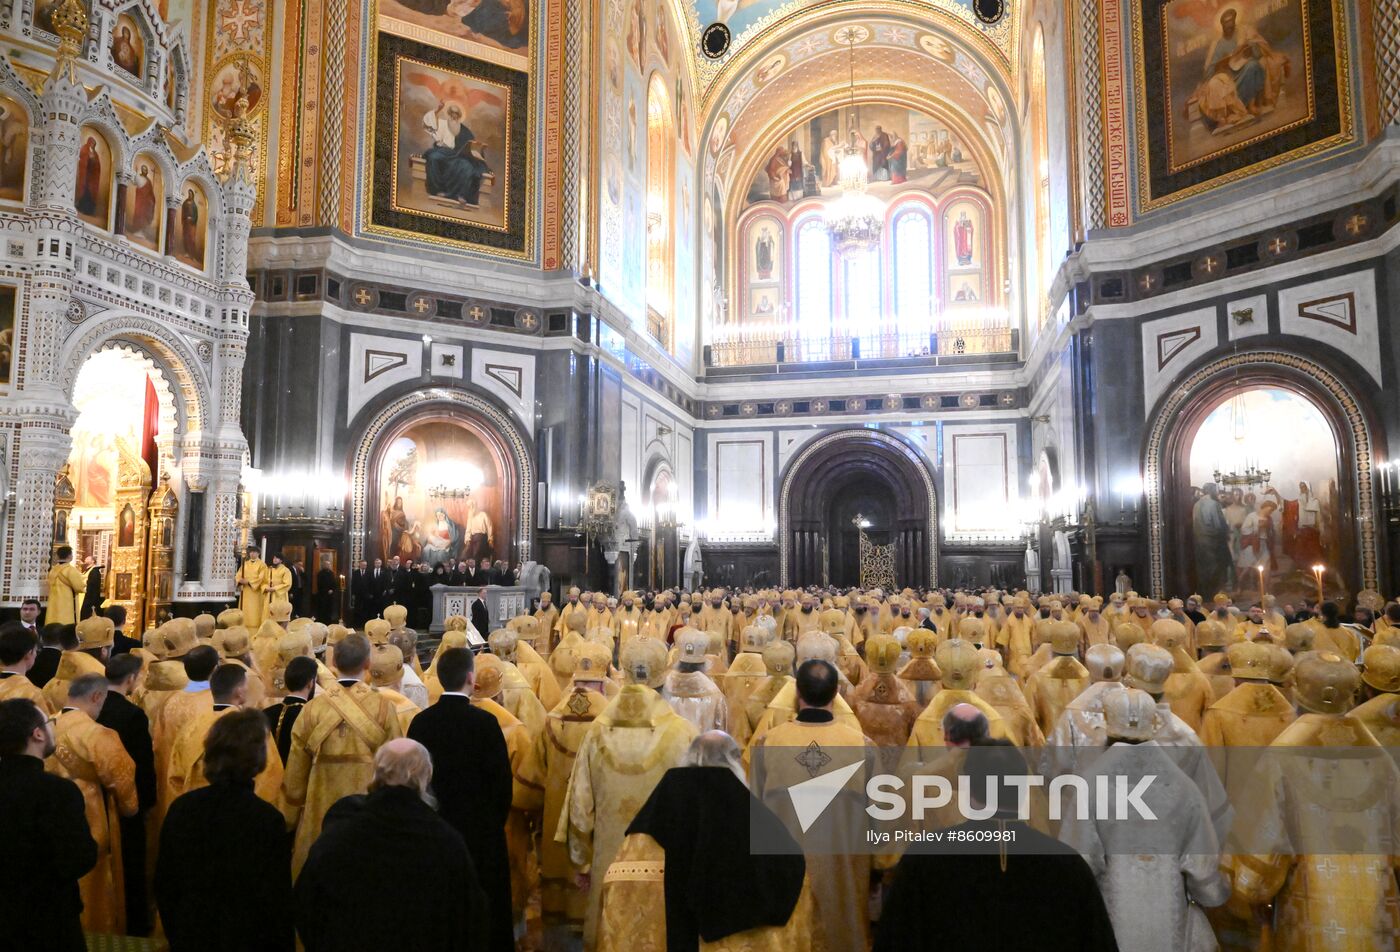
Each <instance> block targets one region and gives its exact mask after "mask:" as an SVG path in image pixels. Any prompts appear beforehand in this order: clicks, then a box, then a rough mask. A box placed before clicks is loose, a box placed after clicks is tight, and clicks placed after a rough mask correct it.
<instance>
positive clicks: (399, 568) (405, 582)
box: [380, 556, 413, 611]
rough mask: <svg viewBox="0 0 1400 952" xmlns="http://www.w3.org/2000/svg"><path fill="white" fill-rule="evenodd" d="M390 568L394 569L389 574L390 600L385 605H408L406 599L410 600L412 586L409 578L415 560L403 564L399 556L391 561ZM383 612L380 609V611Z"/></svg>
mask: <svg viewBox="0 0 1400 952" xmlns="http://www.w3.org/2000/svg"><path fill="white" fill-rule="evenodd" d="M389 568H390V569H392V571H391V572H390V573H389V579H390V581H389V598H388V600H387V601H385V602H384V604H385V605H392V604H393V603H394V602H398V603H399V604H400V605H404V604H406V603H405V602H404V599H405V598H408V593H409V588H410V586H411V585H412V579H411V578H409V575H410V573H412V571H413V560H412V559H409V560H408V561H406V562H401V561H399V557H398V556H394V558H393V559H391V560H390V561H389ZM383 610H384V609H383V608H380V611H383Z"/></svg>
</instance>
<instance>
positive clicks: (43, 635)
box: [20, 598, 64, 688]
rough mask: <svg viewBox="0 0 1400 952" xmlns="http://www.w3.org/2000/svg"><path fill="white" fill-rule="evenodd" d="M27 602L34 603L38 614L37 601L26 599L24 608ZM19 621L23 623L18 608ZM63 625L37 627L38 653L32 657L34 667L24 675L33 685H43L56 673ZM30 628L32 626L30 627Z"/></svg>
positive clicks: (21, 612)
mask: <svg viewBox="0 0 1400 952" xmlns="http://www.w3.org/2000/svg"><path fill="white" fill-rule="evenodd" d="M29 604H33V605H34V613H35V614H36V615H37V614H38V607H39V603H38V602H37V601H34V599H32V598H31V599H27V600H26V606H25V607H26V608H27V607H28V605H29ZM20 623H21V624H23V623H24V609H23V608H22V609H20ZM63 627H64V626H63V625H59V624H53V625H45V626H44V627H43V628H40V629H39V655H38V657H36V658H35V659H34V667H32V668H30V669H29V674H27V675H26V677H28V678H29V680H30V681H33V682H34V686H35V687H40V688H41V687H43V686H44V685H46V684H48V683H49V682H50V681H52V680H53V676H54V675H55V674H57V673H58V661H59V659H60V658H62V657H63V645H61V644H60V643H59V638H60V637H62V635H63ZM31 630H33V629H32V627H31Z"/></svg>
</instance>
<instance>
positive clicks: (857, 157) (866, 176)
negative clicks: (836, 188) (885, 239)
mask: <svg viewBox="0 0 1400 952" xmlns="http://www.w3.org/2000/svg"><path fill="white" fill-rule="evenodd" d="M843 34H844V35H843ZM856 36H857V28H856V27H849V26H848V27H846V28H845V29H844V30H842V31H840V33H838V34H837V41H838V42H839V41H841V40H845V42H846V49H847V52H848V63H849V68H850V87H849V88H850V108H851V113H852V115H853V116H854V118H855V128H856V129H857V130H858V129H859V128H860V112H859V110H858V109H857V108H856ZM837 172H838V175H839V178H840V184H841V194H840V196H839V197H838V198H837V199H836V200H835V201H834V202H831V203H830V204H829V205H827V207H826V210H825V211H824V213H823V216H822V217H823V220H824V223H825V225H826V230H827V234H829V235H830V236H831V243H832V247H833V248H835V249H836V253H837V254H840V255H851V254H859V253H861V252H864V251H869V250H870V249H872V248H874V247H875V246H876V245H878V244H879V243H880V232H881V231H882V230H883V229H884V227H885V206H884V203H882V202H881V201H880V200H879V199H877V198H876V197H875V196H873V195H871V194H869V193H868V192H866V190H865V189H866V183H867V182H869V180H870V166H869V165H867V164H866V161H865V150H864V149H861V148H858V147H856V146H854V145H851V144H850V137H849V135H848V136H847V145H846V147H845V148H844V150H843V153H842V156H841V162H840V164H839V165H838V166H837Z"/></svg>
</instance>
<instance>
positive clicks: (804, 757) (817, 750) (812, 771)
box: [792, 741, 831, 777]
mask: <svg viewBox="0 0 1400 952" xmlns="http://www.w3.org/2000/svg"><path fill="white" fill-rule="evenodd" d="M792 759H793V760H795V761H797V763H798V765H799V766H801V767H802V768H803V769H805V770H806V771H807V776H809V777H815V776H816V775H817V774H819V773H821V770H822V768H823V767H825V766H826V765H827V764H829V763H831V755H830V754H828V753H827V752H826V751H824V750H822V748H821V745H820V744H818V743H817V742H816V741H812V742H811V743H810V744H808V745H807V747H806V749H805V750H803V751H802V753H800V754H798V755H797V756H796V757H794V758H792Z"/></svg>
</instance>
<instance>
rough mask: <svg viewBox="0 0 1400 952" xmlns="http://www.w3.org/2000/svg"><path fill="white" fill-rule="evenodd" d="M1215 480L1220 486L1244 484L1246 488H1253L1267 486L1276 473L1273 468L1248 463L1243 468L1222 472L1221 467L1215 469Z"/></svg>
mask: <svg viewBox="0 0 1400 952" xmlns="http://www.w3.org/2000/svg"><path fill="white" fill-rule="evenodd" d="M1214 475H1215V482H1216V485H1218V486H1243V487H1245V488H1246V489H1253V488H1254V487H1256V486H1266V485H1268V483H1269V480H1271V479H1273V477H1274V474H1273V472H1272V471H1271V470H1267V469H1260V468H1259V467H1258V466H1257V465H1255V464H1254V463H1246V464H1245V467H1244V469H1242V470H1231V471H1230V472H1228V473H1226V472H1222V471H1221V470H1220V468H1219V467H1216V470H1215V474H1214Z"/></svg>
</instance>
